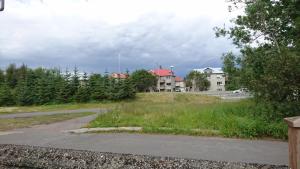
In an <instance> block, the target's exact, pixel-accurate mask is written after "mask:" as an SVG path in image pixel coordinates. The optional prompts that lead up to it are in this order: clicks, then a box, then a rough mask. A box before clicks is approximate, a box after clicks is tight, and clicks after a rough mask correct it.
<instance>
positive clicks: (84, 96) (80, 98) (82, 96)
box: [75, 73, 90, 103]
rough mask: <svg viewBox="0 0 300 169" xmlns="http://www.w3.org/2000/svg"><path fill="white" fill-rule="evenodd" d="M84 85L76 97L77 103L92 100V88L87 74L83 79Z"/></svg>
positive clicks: (80, 87) (82, 84)
mask: <svg viewBox="0 0 300 169" xmlns="http://www.w3.org/2000/svg"><path fill="white" fill-rule="evenodd" d="M82 78H83V79H82V83H81V85H80V86H79V88H78V90H77V92H76V95H75V100H76V101H77V102H83V103H84V102H88V101H89V100H90V87H89V83H88V76H87V73H84V75H83V77H82Z"/></svg>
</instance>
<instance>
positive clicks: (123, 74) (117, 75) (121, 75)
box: [111, 73, 128, 79]
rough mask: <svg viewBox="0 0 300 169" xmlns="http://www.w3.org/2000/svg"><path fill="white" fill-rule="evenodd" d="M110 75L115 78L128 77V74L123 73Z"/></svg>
mask: <svg viewBox="0 0 300 169" xmlns="http://www.w3.org/2000/svg"><path fill="white" fill-rule="evenodd" d="M111 77H112V78H115V79H126V78H128V74H125V73H112V74H111Z"/></svg>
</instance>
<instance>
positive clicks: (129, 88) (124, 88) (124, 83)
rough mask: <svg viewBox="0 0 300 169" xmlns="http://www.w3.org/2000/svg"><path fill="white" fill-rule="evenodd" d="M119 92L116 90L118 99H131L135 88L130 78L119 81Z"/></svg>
mask: <svg viewBox="0 0 300 169" xmlns="http://www.w3.org/2000/svg"><path fill="white" fill-rule="evenodd" d="M118 90H119V92H118V97H117V98H118V99H119V100H122V99H132V98H134V97H135V94H136V92H135V90H134V85H133V83H132V81H131V79H128V78H127V79H124V80H120V81H119V89H118Z"/></svg>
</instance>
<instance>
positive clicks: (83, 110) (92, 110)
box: [0, 108, 106, 119]
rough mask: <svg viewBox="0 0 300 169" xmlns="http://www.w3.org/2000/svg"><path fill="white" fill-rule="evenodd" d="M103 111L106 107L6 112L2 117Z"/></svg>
mask: <svg viewBox="0 0 300 169" xmlns="http://www.w3.org/2000/svg"><path fill="white" fill-rule="evenodd" d="M85 112H92V113H102V112H106V109H100V108H94V109H77V110H60V111H51V112H32V113H16V114H4V115H0V119H1V118H10V119H12V118H22V117H32V116H44V115H54V114H66V113H85Z"/></svg>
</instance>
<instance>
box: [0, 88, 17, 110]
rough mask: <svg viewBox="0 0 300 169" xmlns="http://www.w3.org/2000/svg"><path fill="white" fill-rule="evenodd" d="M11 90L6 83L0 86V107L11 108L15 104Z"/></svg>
mask: <svg viewBox="0 0 300 169" xmlns="http://www.w3.org/2000/svg"><path fill="white" fill-rule="evenodd" d="M14 100H15V99H14V96H13V94H12V90H11V89H10V88H9V86H8V85H7V84H6V83H1V84H0V106H11V105H14V104H15V101H14Z"/></svg>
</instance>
